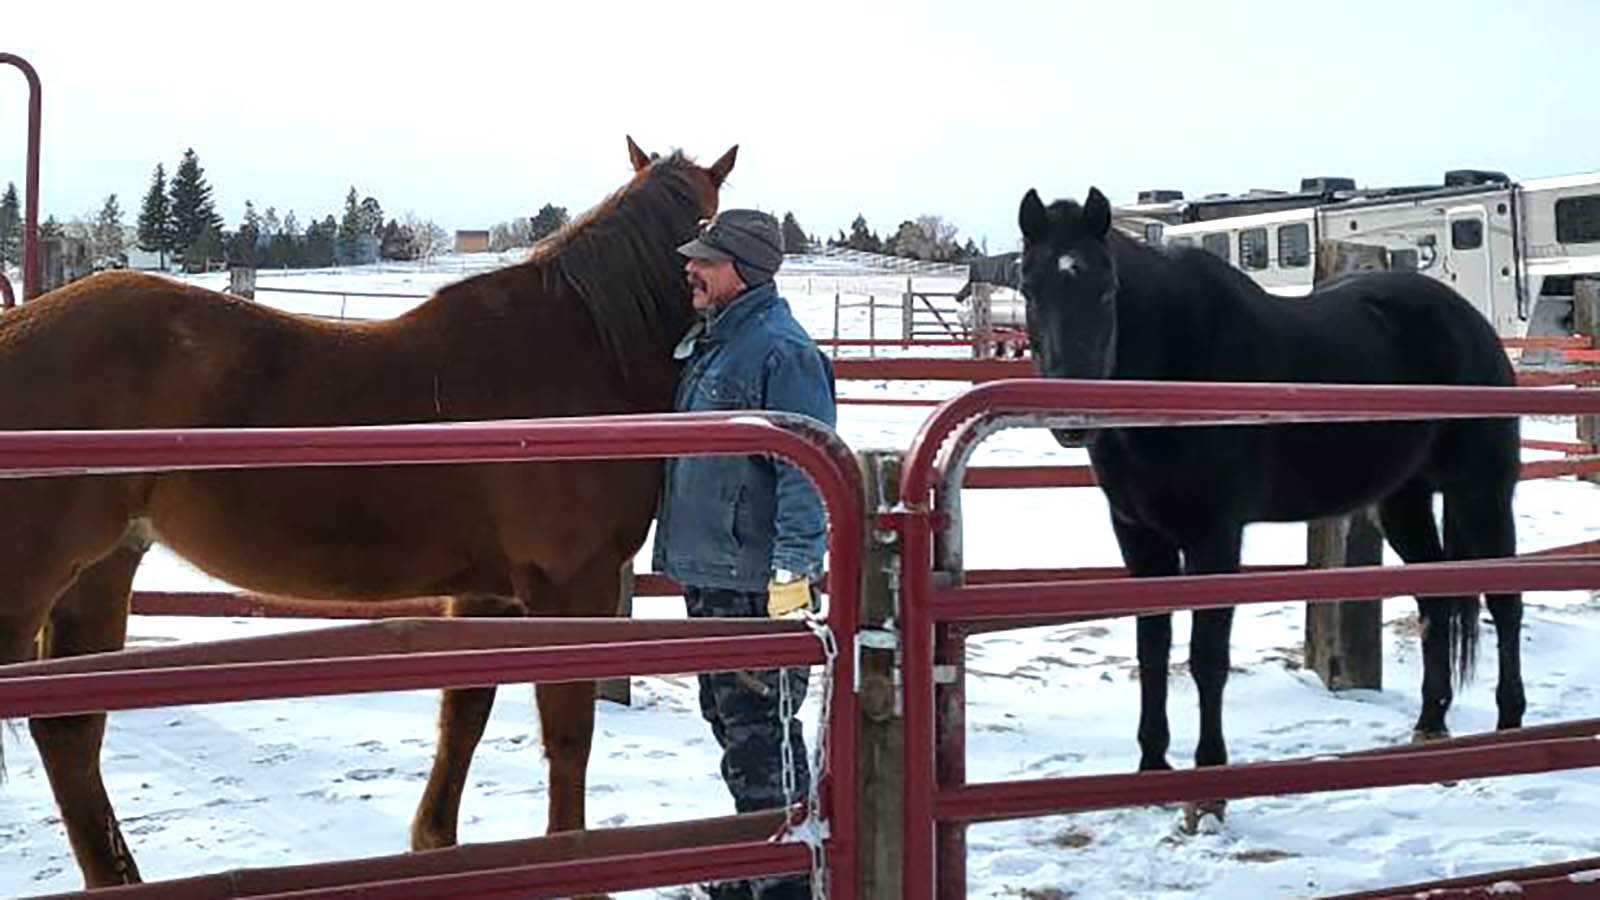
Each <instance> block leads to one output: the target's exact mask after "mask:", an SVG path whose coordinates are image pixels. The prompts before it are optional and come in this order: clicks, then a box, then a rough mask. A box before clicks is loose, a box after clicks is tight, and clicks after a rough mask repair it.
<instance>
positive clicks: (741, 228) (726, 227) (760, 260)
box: [678, 209, 783, 287]
mask: <svg viewBox="0 0 1600 900" xmlns="http://www.w3.org/2000/svg"><path fill="white" fill-rule="evenodd" d="M678 252H679V253H681V254H683V255H684V256H687V257H690V258H692V259H718V260H724V259H725V260H731V261H732V262H733V268H734V270H735V271H737V272H738V273H739V278H740V279H741V280H742V281H744V283H745V284H746V285H747V286H749V287H755V286H756V285H758V284H765V283H766V282H768V281H771V280H772V276H773V275H774V274H776V273H777V271H778V267H779V266H781V265H783V229H782V228H780V227H778V220H777V219H775V218H773V217H772V216H770V215H768V214H767V213H764V212H762V211H760V210H758V209H727V210H723V211H722V212H720V213H718V214H717V217H716V218H714V219H712V220H711V221H709V222H707V223H706V224H705V226H704V227H702V228H701V229H700V236H699V237H697V238H695V239H694V240H692V241H690V242H689V243H687V244H684V245H683V246H681V247H679V248H678Z"/></svg>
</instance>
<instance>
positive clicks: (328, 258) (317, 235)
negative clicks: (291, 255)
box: [301, 215, 339, 269]
mask: <svg viewBox="0 0 1600 900" xmlns="http://www.w3.org/2000/svg"><path fill="white" fill-rule="evenodd" d="M338 238H339V223H338V222H336V221H334V218H333V216H331V215H330V216H327V217H326V218H324V219H323V220H322V221H321V222H313V223H311V225H309V226H307V228H306V243H305V255H304V257H303V258H302V259H301V263H302V264H304V265H306V266H309V267H311V268H314V269H319V268H325V267H327V266H331V265H333V264H334V262H335V261H336V258H335V256H334V253H335V250H336V248H335V244H336V243H337V241H338Z"/></svg>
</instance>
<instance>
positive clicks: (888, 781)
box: [834, 450, 905, 900]
mask: <svg viewBox="0 0 1600 900" xmlns="http://www.w3.org/2000/svg"><path fill="white" fill-rule="evenodd" d="M902 460H903V453H902V452H901V451H898V450H866V451H862V452H860V453H857V454H856V461H857V464H858V465H859V466H860V467H861V475H862V482H863V484H864V485H865V488H866V497H867V509H866V514H867V517H868V521H867V527H866V528H865V529H863V532H864V534H865V537H864V538H863V541H864V542H865V543H864V546H863V547H862V548H861V551H862V557H861V559H862V564H861V631H862V634H863V635H876V636H879V637H884V638H887V637H888V636H891V635H893V634H894V633H895V632H894V628H895V626H896V623H897V621H898V617H897V610H896V590H897V588H898V583H899V572H900V566H899V560H900V557H899V552H900V550H899V546H898V544H897V541H896V535H895V533H894V532H892V531H881V530H879V529H878V528H877V527H876V523H875V522H873V521H872V520H873V519H874V518H875V517H876V516H877V514H878V513H879V512H881V511H885V510H887V509H888V508H889V507H890V506H891V505H892V504H893V500H894V498H897V497H899V496H900V465H901V462H902ZM841 652H844V653H849V652H852V648H850V647H842V648H841ZM898 656H899V653H898V651H897V650H896V649H894V644H892V643H889V642H888V641H887V640H885V641H884V642H882V643H881V644H880V645H879V646H876V647H875V646H872V643H871V642H869V643H865V644H863V645H862V650H861V655H860V656H859V657H858V660H859V663H860V666H861V669H860V672H859V676H860V678H861V720H860V721H861V726H860V727H861V734H860V739H859V746H860V752H861V771H860V773H859V777H860V787H859V789H858V793H857V797H858V798H859V802H860V810H861V818H860V821H861V842H860V845H859V849H858V852H859V854H860V859H861V884H860V891H861V893H860V896H861V897H863V898H864V900H900V897H901V895H902V893H903V889H902V884H903V875H904V873H903V872H902V870H901V865H902V860H901V854H902V848H903V846H904V841H905V830H904V826H905V823H904V809H905V723H904V720H903V718H902V714H901V699H900V684H899V679H898V677H897V671H898V670H897V666H896V663H897V661H898V659H897V657H898ZM834 689H835V690H841V691H848V690H850V689H851V685H848V684H842V685H838V686H836V687H835V688H834Z"/></svg>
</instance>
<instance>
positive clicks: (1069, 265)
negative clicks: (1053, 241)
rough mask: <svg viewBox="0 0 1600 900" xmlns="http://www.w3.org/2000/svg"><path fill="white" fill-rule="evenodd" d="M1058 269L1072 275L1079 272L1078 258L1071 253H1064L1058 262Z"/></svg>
mask: <svg viewBox="0 0 1600 900" xmlns="http://www.w3.org/2000/svg"><path fill="white" fill-rule="evenodd" d="M1056 269H1057V270H1059V271H1062V272H1065V273H1067V274H1068V275H1071V274H1072V273H1073V272H1076V271H1077V270H1078V258H1077V257H1076V256H1073V255H1072V254H1071V253H1063V254H1061V257H1060V258H1059V259H1057V260H1056Z"/></svg>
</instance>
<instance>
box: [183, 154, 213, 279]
mask: <svg viewBox="0 0 1600 900" xmlns="http://www.w3.org/2000/svg"><path fill="white" fill-rule="evenodd" d="M171 195H172V255H173V258H174V259H177V260H179V261H181V262H183V263H184V265H185V267H187V266H188V265H189V263H190V261H191V260H190V253H189V251H190V249H191V248H192V247H193V246H194V244H195V242H196V241H199V240H200V238H201V236H202V235H203V234H205V232H206V230H207V229H210V230H211V231H214V232H216V233H217V234H219V235H220V234H221V232H222V217H221V216H219V215H217V210H216V206H215V205H214V204H213V203H212V201H211V185H209V184H207V183H206V177H205V170H204V169H202V168H201V167H200V157H198V156H196V155H195V152H194V148H193V147H190V148H189V149H187V150H185V151H183V161H182V162H180V163H178V170H177V171H176V172H174V173H173V175H172V191H171ZM206 249H208V250H209V249H210V248H209V247H208V248H206ZM209 255H210V258H212V259H215V258H217V257H218V256H221V252H220V248H218V249H217V250H216V251H213V252H211V253H210V254H209Z"/></svg>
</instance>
